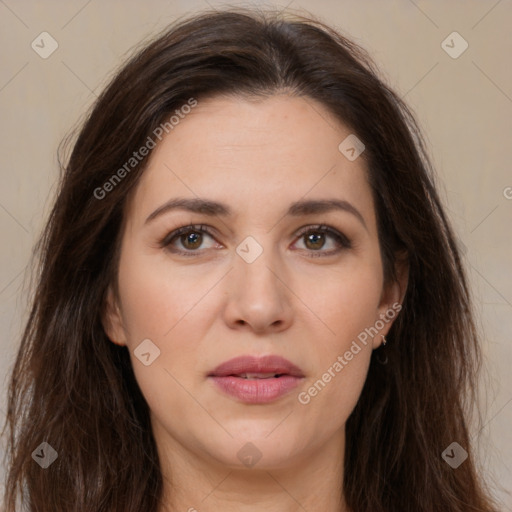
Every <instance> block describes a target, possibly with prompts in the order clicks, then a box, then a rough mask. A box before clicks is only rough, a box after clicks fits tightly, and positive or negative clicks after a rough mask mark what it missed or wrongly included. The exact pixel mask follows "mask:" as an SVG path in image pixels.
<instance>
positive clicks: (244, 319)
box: [224, 250, 293, 334]
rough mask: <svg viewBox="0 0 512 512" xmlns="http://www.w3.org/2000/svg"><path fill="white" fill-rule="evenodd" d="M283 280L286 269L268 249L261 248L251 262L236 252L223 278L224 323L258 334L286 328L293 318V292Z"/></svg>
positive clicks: (233, 327) (275, 331) (284, 279)
mask: <svg viewBox="0 0 512 512" xmlns="http://www.w3.org/2000/svg"><path fill="white" fill-rule="evenodd" d="M286 281H287V279H286V272H285V271H284V268H283V266H282V265H279V262H278V260H277V256H276V255H275V253H274V252H272V251H271V250H264V251H263V252H262V254H261V255H260V256H259V257H258V258H257V259H256V260H255V261H253V262H252V263H248V262H247V261H245V260H244V259H243V258H241V257H239V256H238V255H236V256H235V261H234V268H233V269H232V271H231V272H229V274H228V281H227V283H228V284H227V292H226V293H227V294H228V300H227V303H226V307H225V310H224V317H225V321H226V323H227V325H229V327H230V328H232V329H242V330H248V331H253V332H255V333H258V334H265V333H277V332H280V331H283V330H285V329H287V328H288V327H289V326H290V325H291V323H292V319H293V309H292V303H291V299H292V296H293V293H292V292H291V290H290V289H289V288H288V287H287V284H286Z"/></svg>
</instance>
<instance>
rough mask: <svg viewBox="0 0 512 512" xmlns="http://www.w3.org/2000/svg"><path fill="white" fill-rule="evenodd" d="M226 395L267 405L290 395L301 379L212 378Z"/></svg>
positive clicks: (283, 377)
mask: <svg viewBox="0 0 512 512" xmlns="http://www.w3.org/2000/svg"><path fill="white" fill-rule="evenodd" d="M210 378H211V379H212V380H213V382H214V383H215V384H216V385H217V386H218V387H219V388H220V389H221V390H222V391H224V393H226V394H228V395H230V396H232V397H234V398H237V399H238V400H241V401H242V402H245V403H248V404H266V403H269V402H273V401H274V400H277V399H278V398H281V397H282V396H284V395H286V394H287V393H289V392H290V391H291V390H292V389H294V388H296V387H297V386H298V385H299V382H300V381H301V380H302V378H301V377H293V376H292V375H283V376H282V377H273V378H270V379H243V378H241V377H233V376H228V377H214V376H212V377H210Z"/></svg>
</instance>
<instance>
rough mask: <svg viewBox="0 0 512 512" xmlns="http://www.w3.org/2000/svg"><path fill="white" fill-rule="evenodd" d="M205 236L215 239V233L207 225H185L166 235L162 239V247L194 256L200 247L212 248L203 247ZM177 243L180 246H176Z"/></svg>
mask: <svg viewBox="0 0 512 512" xmlns="http://www.w3.org/2000/svg"><path fill="white" fill-rule="evenodd" d="M205 237H206V238H210V239H212V240H214V239H213V234H212V233H211V232H210V230H209V228H208V227H207V226H203V225H199V226H196V225H190V226H183V227H181V228H178V229H176V230H174V231H172V232H171V233H169V234H168V235H166V236H165V238H164V239H163V240H161V241H160V247H163V248H165V249H167V250H169V251H171V252H174V253H178V254H183V255H186V256H192V255H194V254H193V253H194V252H196V253H197V252H199V251H198V249H200V248H202V249H208V248H211V247H201V246H202V245H203V243H204V239H205ZM176 245H178V247H176ZM179 246H181V247H179Z"/></svg>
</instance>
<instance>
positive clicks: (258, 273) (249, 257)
mask: <svg viewBox="0 0 512 512" xmlns="http://www.w3.org/2000/svg"><path fill="white" fill-rule="evenodd" d="M258 238H259V240H260V241H261V243H260V242H259V241H258V240H256V238H255V237H253V236H247V237H246V238H245V239H244V240H242V242H240V243H239V244H238V246H237V248H236V253H237V258H236V259H235V276H234V277H235V278H236V279H238V280H240V282H239V285H241V286H242V290H245V291H250V290H247V288H248V287H249V286H250V287H251V288H252V289H253V290H255V291H259V292H266V293H270V294H279V293H280V292H279V290H278V288H280V286H282V284H280V282H279V280H278V279H277V278H276V275H275V272H276V270H275V269H278V268H281V264H280V262H279V261H278V260H279V251H278V250H277V249H276V248H275V247H273V246H272V245H271V244H272V241H271V237H270V236H267V237H263V236H261V235H260V236H258ZM264 238H265V239H264Z"/></svg>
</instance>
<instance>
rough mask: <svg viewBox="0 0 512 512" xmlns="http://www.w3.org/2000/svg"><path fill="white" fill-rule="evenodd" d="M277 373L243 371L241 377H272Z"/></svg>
mask: <svg viewBox="0 0 512 512" xmlns="http://www.w3.org/2000/svg"><path fill="white" fill-rule="evenodd" d="M276 375H277V374H276V373H242V374H240V377H242V378H243V379H271V378H274V377H275V376H276Z"/></svg>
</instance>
